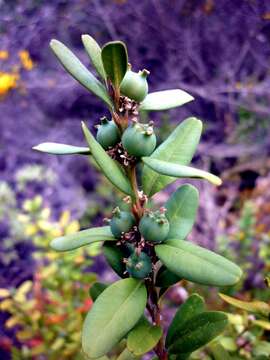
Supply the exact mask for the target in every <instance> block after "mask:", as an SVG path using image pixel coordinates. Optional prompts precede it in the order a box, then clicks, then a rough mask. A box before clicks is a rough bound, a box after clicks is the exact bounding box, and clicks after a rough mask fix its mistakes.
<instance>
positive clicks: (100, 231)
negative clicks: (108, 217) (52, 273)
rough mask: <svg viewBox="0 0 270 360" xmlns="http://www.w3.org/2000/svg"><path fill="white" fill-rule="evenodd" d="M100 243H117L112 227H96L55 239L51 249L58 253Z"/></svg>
mask: <svg viewBox="0 0 270 360" xmlns="http://www.w3.org/2000/svg"><path fill="white" fill-rule="evenodd" d="M99 241H117V239H115V237H114V236H113V234H112V233H111V229H110V226H102V227H95V228H91V229H87V230H82V231H79V232H77V233H74V234H69V235H66V236H61V237H59V238H56V239H53V240H52V241H51V243H50V247H51V248H52V249H53V250H56V251H70V250H74V249H77V248H79V247H82V246H85V245H90V244H92V243H94V242H99Z"/></svg>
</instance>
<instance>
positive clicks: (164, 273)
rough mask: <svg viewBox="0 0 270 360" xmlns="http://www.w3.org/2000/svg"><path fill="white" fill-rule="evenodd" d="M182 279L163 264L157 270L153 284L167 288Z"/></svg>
mask: <svg viewBox="0 0 270 360" xmlns="http://www.w3.org/2000/svg"><path fill="white" fill-rule="evenodd" d="M181 280H182V279H181V278H180V277H179V276H177V275H175V274H174V273H173V272H171V271H170V270H168V269H167V268H166V267H165V266H164V265H163V266H161V268H160V269H159V270H158V273H157V276H156V282H155V285H156V286H158V287H161V288H168V287H170V286H172V285H174V284H176V283H178V282H179V281H181Z"/></svg>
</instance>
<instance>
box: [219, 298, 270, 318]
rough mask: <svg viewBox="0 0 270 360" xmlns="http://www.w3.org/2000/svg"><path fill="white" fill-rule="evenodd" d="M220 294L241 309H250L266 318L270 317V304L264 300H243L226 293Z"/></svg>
mask: <svg viewBox="0 0 270 360" xmlns="http://www.w3.org/2000/svg"><path fill="white" fill-rule="evenodd" d="M219 296H220V297H221V299H222V300H224V301H226V302H227V303H228V304H230V305H233V306H235V307H237V308H239V309H242V310H246V311H250V312H252V313H256V314H259V315H261V316H264V317H266V318H269V315H270V305H268V304H267V303H265V302H263V301H258V300H256V301H242V300H239V299H235V298H233V297H231V296H228V295H225V294H219Z"/></svg>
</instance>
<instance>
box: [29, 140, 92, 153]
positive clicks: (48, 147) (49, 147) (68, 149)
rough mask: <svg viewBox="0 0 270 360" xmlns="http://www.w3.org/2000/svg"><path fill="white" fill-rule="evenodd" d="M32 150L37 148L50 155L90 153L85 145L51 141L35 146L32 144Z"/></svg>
mask: <svg viewBox="0 0 270 360" xmlns="http://www.w3.org/2000/svg"><path fill="white" fill-rule="evenodd" d="M33 150H37V151H40V152H44V153H47V154H52V155H73V154H74V155H75V154H81V155H82V154H85V155H89V154H90V151H89V149H88V148H87V147H81V146H73V145H67V144H59V143H53V142H46V143H42V144H39V145H37V146H34V147H33Z"/></svg>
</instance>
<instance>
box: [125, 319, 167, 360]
mask: <svg viewBox="0 0 270 360" xmlns="http://www.w3.org/2000/svg"><path fill="white" fill-rule="evenodd" d="M161 336H162V329H161V327H160V326H153V325H151V324H150V323H149V322H148V321H147V320H146V319H145V318H142V319H141V320H140V321H139V322H138V324H136V325H135V327H134V328H133V329H132V330H131V331H130V332H129V334H128V338H127V348H128V349H129V351H130V352H131V353H132V354H134V355H135V356H140V355H143V354H145V353H147V352H148V351H150V350H152V349H153V348H154V347H155V346H156V344H157V343H158V342H159V340H160V338H161Z"/></svg>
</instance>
